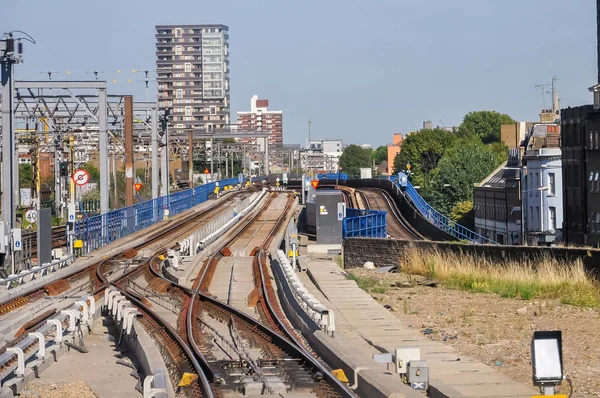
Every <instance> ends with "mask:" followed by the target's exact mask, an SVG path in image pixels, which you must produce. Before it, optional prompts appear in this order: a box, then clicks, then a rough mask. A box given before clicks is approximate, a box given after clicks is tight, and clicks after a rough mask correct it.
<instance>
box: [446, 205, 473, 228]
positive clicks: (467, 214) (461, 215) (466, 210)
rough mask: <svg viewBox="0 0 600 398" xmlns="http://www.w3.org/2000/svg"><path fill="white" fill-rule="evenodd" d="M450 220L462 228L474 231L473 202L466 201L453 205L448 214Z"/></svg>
mask: <svg viewBox="0 0 600 398" xmlns="http://www.w3.org/2000/svg"><path fill="white" fill-rule="evenodd" d="M450 218H451V219H452V220H453V221H456V222H457V223H459V224H460V225H462V226H464V227H467V228H469V229H474V227H475V211H474V210H473V202H472V201H470V200H466V201H463V202H458V203H457V204H455V205H454V207H452V211H451V212H450Z"/></svg>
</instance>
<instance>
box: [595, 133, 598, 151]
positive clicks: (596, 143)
mask: <svg viewBox="0 0 600 398" xmlns="http://www.w3.org/2000/svg"><path fill="white" fill-rule="evenodd" d="M594 138H595V142H594V149H598V132H597V131H596V132H595V133H594Z"/></svg>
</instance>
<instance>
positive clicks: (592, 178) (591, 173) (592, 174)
mask: <svg viewBox="0 0 600 398" xmlns="http://www.w3.org/2000/svg"><path fill="white" fill-rule="evenodd" d="M589 183H590V193H591V192H594V172H593V171H590V178H589Z"/></svg>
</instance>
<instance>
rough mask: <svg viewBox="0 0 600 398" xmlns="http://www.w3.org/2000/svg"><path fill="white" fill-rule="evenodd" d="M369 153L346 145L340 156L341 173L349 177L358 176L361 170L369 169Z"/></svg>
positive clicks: (369, 150) (369, 151)
mask: <svg viewBox="0 0 600 398" xmlns="http://www.w3.org/2000/svg"><path fill="white" fill-rule="evenodd" d="M371 151H372V150H371V149H365V148H361V147H359V146H358V145H348V146H347V147H346V148H344V152H343V153H342V156H340V166H341V168H342V171H343V172H345V173H348V174H349V175H350V176H360V169H361V168H363V167H369V168H370V167H371Z"/></svg>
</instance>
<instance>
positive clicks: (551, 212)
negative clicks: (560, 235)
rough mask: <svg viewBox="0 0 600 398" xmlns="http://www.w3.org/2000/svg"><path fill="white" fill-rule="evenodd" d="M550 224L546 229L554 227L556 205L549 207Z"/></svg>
mask: <svg viewBox="0 0 600 398" xmlns="http://www.w3.org/2000/svg"><path fill="white" fill-rule="evenodd" d="M549 210H550V225H548V229H556V207H550V208H549Z"/></svg>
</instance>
